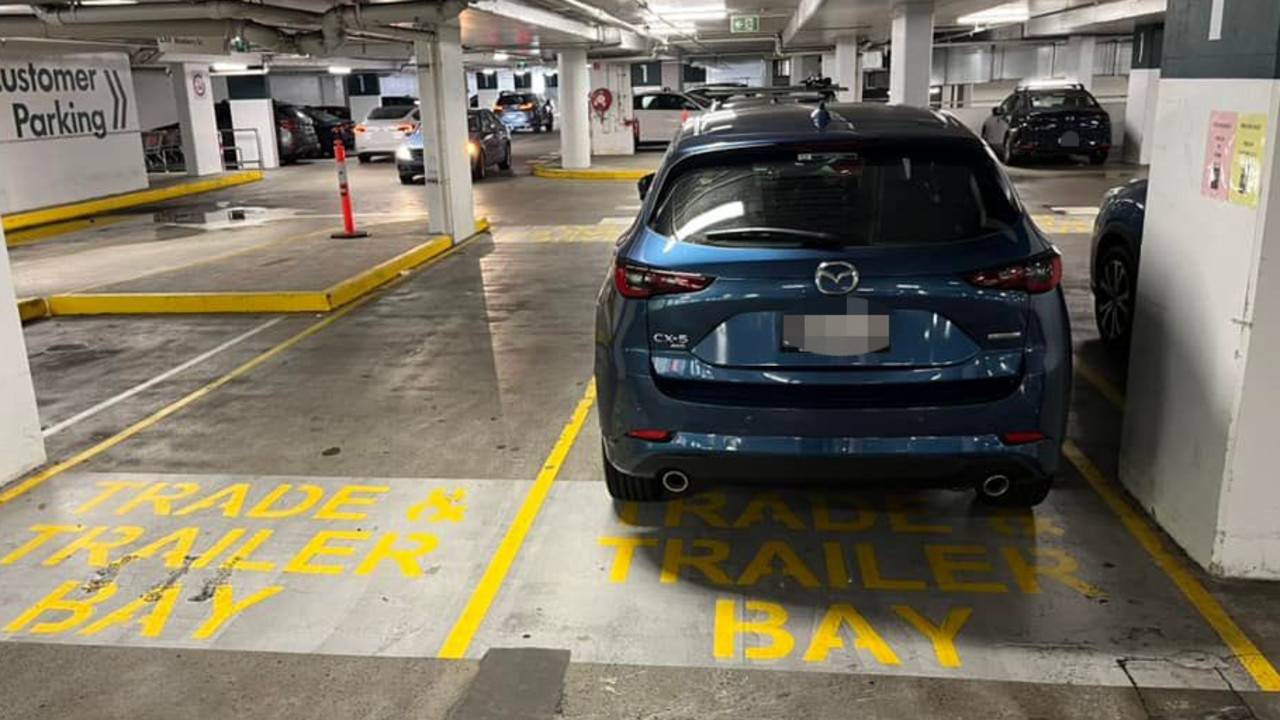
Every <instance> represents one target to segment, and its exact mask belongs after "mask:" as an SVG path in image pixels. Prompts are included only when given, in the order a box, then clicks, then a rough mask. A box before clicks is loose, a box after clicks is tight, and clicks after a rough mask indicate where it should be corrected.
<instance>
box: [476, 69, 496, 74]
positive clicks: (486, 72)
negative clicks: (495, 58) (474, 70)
mask: <svg viewBox="0 0 1280 720" xmlns="http://www.w3.org/2000/svg"><path fill="white" fill-rule="evenodd" d="M480 72H482V73H484V74H485V75H493V74H494V73H496V72H498V71H497V70H494V69H493V68H485V69H484V70H481V71H480Z"/></svg>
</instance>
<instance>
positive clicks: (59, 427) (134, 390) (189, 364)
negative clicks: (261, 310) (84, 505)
mask: <svg viewBox="0 0 1280 720" xmlns="http://www.w3.org/2000/svg"><path fill="white" fill-rule="evenodd" d="M281 320H284V318H283V317H278V318H274V319H271V320H268V321H266V322H264V323H262V324H261V325H259V326H257V327H255V328H253V329H252V330H249V331H248V332H245V333H241V334H240V335H237V336H235V337H233V338H231V339H230V340H228V341H226V342H224V343H222V344H221V345H219V346H217V347H215V348H213V349H212V350H208V351H206V352H203V353H201V354H199V355H197V356H195V357H193V358H191V359H190V360H188V361H186V362H184V363H182V364H181V365H178V366H177V367H174V368H172V369H170V370H167V371H165V372H163V373H160V374H159V375H157V376H155V377H153V378H151V379H150V380H147V381H146V382H143V383H140V384H138V385H134V386H133V387H131V388H129V389H128V390H125V391H124V392H122V393H120V394H119V395H116V396H115V397H111V398H108V399H106V400H103V401H102V402H100V403H98V404H97V405H94V406H93V407H91V408H89V409H87V410H83V411H81V412H78V413H76V414H75V415H72V416H71V417H69V418H67V419H66V420H63V421H62V422H60V423H57V424H55V425H50V426H49V427H47V428H45V429H44V431H43V432H42V434H43V435H44V436H45V437H50V436H52V435H54V434H55V433H59V432H62V431H63V430H66V429H67V428H69V427H71V426H72V425H75V424H76V423H78V422H80V421H81V420H84V419H86V418H91V417H93V416H94V415H97V414H98V413H100V412H102V411H103V410H106V409H107V408H109V407H111V406H112V405H115V404H116V403H119V402H121V401H123V400H128V399H129V398H131V397H133V396H134V395H137V394H138V393H140V392H142V391H143V390H146V389H147V388H150V387H154V386H155V385H158V384H159V383H162V382H164V381H165V380H168V379H169V378H171V377H173V376H174V375H177V374H178V373H180V372H182V371H183V370H188V369H190V368H193V367H195V366H196V365H199V364H200V363H202V362H204V361H205V360H208V359H209V358H211V357H213V356H214V355H217V354H218V353H220V352H222V351H223V350H226V349H228V348H230V347H233V346H235V345H238V344H240V343H241V342H244V341H245V340H248V339H249V338H251V337H253V336H254V335H257V334H258V333H260V332H262V331H263V330H266V329H267V328H269V327H271V326H273V325H275V324H276V323H278V322H280V321H281Z"/></svg>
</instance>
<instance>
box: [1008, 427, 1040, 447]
mask: <svg viewBox="0 0 1280 720" xmlns="http://www.w3.org/2000/svg"><path fill="white" fill-rule="evenodd" d="M1000 437H1001V439H1002V440H1004V444H1005V445H1026V444H1027V443H1033V442H1040V441H1041V440H1043V439H1044V433H1042V432H1040V431H1039V430H1024V431H1021V432H1007V433H1005V434H1004V435H1001V436H1000Z"/></svg>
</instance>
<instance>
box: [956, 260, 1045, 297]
mask: <svg viewBox="0 0 1280 720" xmlns="http://www.w3.org/2000/svg"><path fill="white" fill-rule="evenodd" d="M968 280H969V283H970V284H971V285H976V286H978V287H980V288H992V289H997V290H1025V291H1027V292H1029V293H1043V292H1049V291H1050V290H1052V289H1054V288H1056V287H1058V283H1059V282H1061V281H1062V256H1061V255H1059V254H1058V251H1057V250H1051V251H1049V252H1047V253H1044V254H1043V255H1037V256H1035V257H1033V258H1031V259H1029V260H1024V261H1022V262H1019V263H1014V264H1013V265H1006V266H1004V267H998V268H992V269H990V270H979V271H978V272H976V273H971V274H970V275H969V277H968Z"/></svg>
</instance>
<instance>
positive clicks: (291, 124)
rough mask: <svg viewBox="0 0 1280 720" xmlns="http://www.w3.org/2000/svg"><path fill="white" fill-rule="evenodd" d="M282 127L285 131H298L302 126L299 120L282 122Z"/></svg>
mask: <svg viewBox="0 0 1280 720" xmlns="http://www.w3.org/2000/svg"><path fill="white" fill-rule="evenodd" d="M280 127H282V128H284V129H285V130H297V129H298V128H299V127H300V126H299V125H298V121H297V120H281V121H280Z"/></svg>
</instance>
